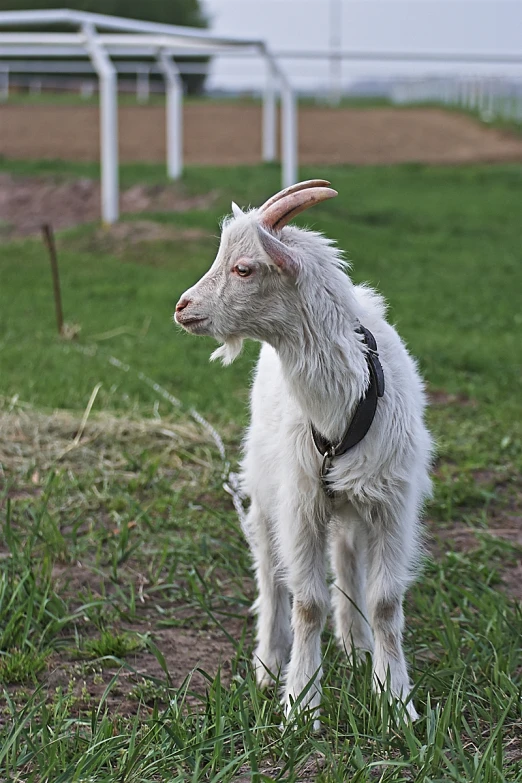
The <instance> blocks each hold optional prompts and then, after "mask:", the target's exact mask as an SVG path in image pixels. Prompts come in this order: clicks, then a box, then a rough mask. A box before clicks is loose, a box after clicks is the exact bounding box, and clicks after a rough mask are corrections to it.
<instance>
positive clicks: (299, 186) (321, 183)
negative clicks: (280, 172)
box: [259, 179, 330, 212]
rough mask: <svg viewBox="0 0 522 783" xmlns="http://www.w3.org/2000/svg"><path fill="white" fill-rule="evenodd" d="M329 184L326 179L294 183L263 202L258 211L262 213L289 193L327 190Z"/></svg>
mask: <svg viewBox="0 0 522 783" xmlns="http://www.w3.org/2000/svg"><path fill="white" fill-rule="evenodd" d="M329 184H330V183H329V182H328V181H327V180H326V179H307V180H305V181H304V182H296V184H295V185H290V187H288V188H285V189H284V190H280V191H279V193H276V194H275V195H274V196H272V197H271V198H269V199H268V201H265V203H264V204H263V206H262V207H259V211H260V212H264V211H265V210H267V209H268V207H271V206H272V204H275V203H276V201H279V200H280V199H282V198H284V197H285V196H289V195H290V194H291V193H297V192H298V191H300V190H307V189H308V188H327V187H328V185H329Z"/></svg>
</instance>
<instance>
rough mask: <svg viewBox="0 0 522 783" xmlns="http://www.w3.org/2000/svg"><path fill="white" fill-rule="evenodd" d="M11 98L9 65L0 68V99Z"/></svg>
mask: <svg viewBox="0 0 522 783" xmlns="http://www.w3.org/2000/svg"><path fill="white" fill-rule="evenodd" d="M8 98H9V66H8V65H6V66H5V67H2V68H1V69H0V101H6V100H7V99H8Z"/></svg>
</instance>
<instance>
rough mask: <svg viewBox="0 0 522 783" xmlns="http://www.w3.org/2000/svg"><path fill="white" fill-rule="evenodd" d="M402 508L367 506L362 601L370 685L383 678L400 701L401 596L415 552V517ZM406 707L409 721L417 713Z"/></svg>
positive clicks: (379, 684) (404, 682)
mask: <svg viewBox="0 0 522 783" xmlns="http://www.w3.org/2000/svg"><path fill="white" fill-rule="evenodd" d="M402 511H403V516H402V518H401V515H400V514H396V513H394V511H393V509H391V508H387V507H379V508H378V509H376V508H375V507H374V508H373V509H372V510H371V514H370V522H369V524H368V591H367V602H368V610H369V617H370V623H371V626H372V629H373V635H374V640H375V646H374V654H373V677H374V689H375V690H376V691H378V692H379V691H381V690H382V689H383V688H385V687H386V686H387V685H388V683H389V689H390V693H391V695H392V696H393V697H395V698H397V699H400V700H401V701H406V699H407V698H408V695H409V692H410V690H411V685H410V680H409V677H408V671H407V666H406V660H405V658H404V651H403V647H402V632H403V628H404V613H403V609H402V601H403V597H404V593H405V590H406V587H407V586H408V583H409V581H410V578H411V570H412V565H413V561H414V559H415V554H416V551H415V550H416V548H417V535H416V528H417V520H416V517H414V516H413V515H411V514H410V515H408V514H407V510H406V509H403V510H402ZM408 517H409V518H408ZM406 710H407V712H408V714H409V716H410V718H411V719H412V720H415V719H416V718H417V717H418V715H417V712H416V710H415V707H414V706H413V704H412V702H411V701H409V702H408V704H407V705H406Z"/></svg>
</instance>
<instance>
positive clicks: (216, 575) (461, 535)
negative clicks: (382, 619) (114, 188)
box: [0, 163, 522, 783]
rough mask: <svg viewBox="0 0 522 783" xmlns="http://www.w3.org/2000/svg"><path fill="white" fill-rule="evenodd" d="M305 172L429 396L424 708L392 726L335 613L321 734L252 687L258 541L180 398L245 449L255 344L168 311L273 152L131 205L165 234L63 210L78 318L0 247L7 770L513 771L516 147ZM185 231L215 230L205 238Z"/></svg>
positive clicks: (205, 777)
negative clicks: (138, 233)
mask: <svg viewBox="0 0 522 783" xmlns="http://www.w3.org/2000/svg"><path fill="white" fill-rule="evenodd" d="M0 169H3V170H10V171H12V172H14V173H23V174H29V173H35V172H37V173H40V174H47V175H53V176H60V177H70V176H78V175H80V176H94V175H95V170H96V169H95V167H94V166H80V165H65V164H63V165H62V164H53V163H45V164H38V165H35V166H32V165H30V164H23V163H5V164H2V166H0ZM122 175H123V180H124V183H125V184H126V185H131V184H133V183H135V182H140V181H146V182H148V183H150V184H154V183H159V184H161V183H163V182H164V175H163V171H162V168H161V167H154V166H133V167H126V168H124V169H123V172H122ZM305 176H326V177H327V178H330V179H331V180H332V182H333V183H334V185H335V187H336V188H337V189H338V190H339V192H340V196H339V198H338V199H336V200H335V201H332V202H329V203H328V204H325V205H324V206H323V205H321V206H320V207H318V208H317V209H316V211H315V212H314V213H309V215H308V216H307V219H306V220H305V219H301V223H302V224H309V225H314V226H315V227H317V228H320V229H321V230H324V231H325V232H327V233H328V234H329V235H331V236H332V237H334V238H335V239H337V240H338V241H339V243H340V244H341V245H342V246H343V247H344V248H345V249H346V250H347V252H348V255H349V257H350V259H351V260H352V262H353V277H354V279H355V280H357V281H360V280H368V281H369V282H371V283H372V284H374V285H376V286H377V287H378V288H379V289H380V290H381V291H382V292H383V293H384V294H385V295H386V297H387V298H388V300H389V302H390V308H391V318H392V320H393V321H394V322H395V323H396V324H397V325H398V328H399V331H400V333H401V334H402V335H403V336H404V337H405V339H406V340H407V342H408V344H409V346H410V348H411V350H412V352H413V353H414V354H415V355H416V356H417V357H418V359H419V362H420V365H421V368H422V371H423V373H424V375H425V376H426V378H427V380H428V383H429V387H430V390H431V391H432V392H433V394H434V403H433V405H432V407H431V409H430V413H429V421H430V425H431V427H432V429H433V431H434V434H435V436H436V438H437V443H438V459H437V463H436V466H435V496H434V499H433V501H432V502H431V503H430V505H429V507H428V510H427V515H428V528H429V532H430V535H432V536H434V539H435V543H434V557H433V559H428V560H427V562H426V565H425V569H424V571H423V574H422V576H421V577H420V579H419V580H418V582H417V584H416V585H415V586H414V587H413V588H412V590H411V591H410V593H409V596H408V600H407V604H406V614H407V618H408V620H407V633H406V638H405V644H406V648H407V655H408V659H409V661H410V662H411V669H412V676H413V680H414V682H415V687H416V692H415V701H416V704H417V707H418V709H419V712H420V713H421V718H420V720H419V721H418V722H417V723H416V724H415V725H414V726H413V727H412V726H409V725H407V726H404V725H402V723H401V721H400V718H399V715H397V714H395V711H394V710H393V709H391V708H389V707H388V706H387V703H386V700H383V701H379V700H377V699H376V698H375V697H373V696H372V695H371V693H370V690H371V688H370V671H369V666H368V663H367V662H366V663H362V664H358V663H357V662H356V661H351V662H350V663H349V665H347V662H346V658H345V656H344V654H342V653H340V652H339V651H338V650H337V649H336V647H335V645H334V643H333V641H332V638H331V635H330V632H327V633H326V635H325V639H324V649H325V676H324V684H325V694H324V709H323V718H322V723H323V730H322V733H321V734H320V735H313V734H311V732H310V726H309V724H308V723H307V721H306V719H305V718H303V719H300V720H299V721H298V724H297V726H296V728H295V729H294V730H286V731H284V732H281V730H280V728H279V726H280V723H281V712H280V708H279V704H278V700H277V695H276V694H262V693H260V692H259V691H258V690H257V688H256V687H255V684H254V679H253V675H252V671H251V667H250V663H249V660H250V656H251V651H252V642H253V639H252V637H253V623H252V620H251V618H250V617H249V616H248V613H247V609H248V607H249V605H250V603H251V601H252V599H253V586H252V582H251V578H250V564H249V557H248V554H247V552H246V546H245V544H244V543H243V539H242V536H241V533H240V530H239V526H238V521H237V518H236V515H235V513H234V511H233V509H232V506H231V502H230V498H229V497H228V495H226V493H225V492H224V491H223V488H222V482H223V470H224V466H223V462H222V459H221V457H220V455H219V454H218V453H217V451H216V448H215V445H214V443H213V442H212V440H211V438H210V437H209V435H208V433H207V432H206V431H205V430H204V429H202V428H201V427H200V426H199V425H198V424H197V423H196V422H194V421H193V420H191V418H190V414H189V409H190V407H191V406H195V407H196V408H197V409H198V410H199V411H201V413H203V414H204V415H205V416H206V417H207V418H208V419H209V420H210V421H211V423H212V424H214V425H216V426H217V427H218V429H219V430H220V431H221V432H222V434H223V435H224V436H225V440H226V445H227V451H228V456H229V458H231V459H232V462H233V463H234V462H235V459H236V457H237V454H238V438H239V433H240V430H241V427H242V426H243V424H244V422H245V420H246V399H247V391H248V385H249V377H250V373H251V370H252V367H253V363H254V360H255V355H256V351H257V349H256V348H255V346H251V347H250V348H249V349H248V350H247V352H246V353H245V355H244V356H243V357H241V359H240V360H239V361H238V362H237V363H236V364H234V365H233V366H232V367H230V368H228V369H223V368H221V367H219V366H215V365H213V366H209V365H208V361H207V360H208V355H209V354H210V352H211V350H212V349H213V347H214V344H213V342H212V341H211V340H206V339H199V340H196V339H195V338H190V337H188V336H186V335H183V334H181V333H180V332H179V331H178V330H177V329H176V328H175V327H174V326H173V325H172V323H171V314H172V311H173V308H174V305H175V302H176V300H177V298H178V296H179V294H180V293H181V292H182V291H183V290H185V288H186V287H187V286H189V285H191V284H192V283H193V282H194V281H195V280H196V279H197V278H198V277H199V276H200V275H201V274H202V273H203V272H204V271H205V270H206V269H207V268H208V265H209V264H210V262H211V260H212V258H213V256H214V253H215V250H216V246H217V239H216V235H217V233H218V219H219V217H220V216H221V215H223V214H224V213H225V212H226V211H227V210H228V209H229V202H230V200H231V199H232V198H234V200H235V201H238V203H240V204H248V203H259V202H260V201H261V200H262V199H263V198H264V197H266V196H267V195H269V194H270V193H271V192H273V191H274V190H275V189H276V188H277V187H278V177H279V172H278V170H277V168H276V167H272V166H267V167H259V168H252V169H249V168H238V169H234V168H231V169H223V170H218V169H203V168H202V169H191V170H189V171H188V172H187V176H186V179H185V181H184V183H183V185H182V186H179V187H180V188H182V189H183V190H184V191H186V192H187V193H189V194H195V193H204V192H207V191H210V190H213V191H215V193H216V197H215V200H214V202H213V203H212V204H211V206H210V207H209V208H207V209H205V210H201V211H191V212H187V213H180V214H175V215H152V216H151V215H147V216H143V215H141V216H139V219H140V220H143V219H144V218H146V219H147V220H153V221H155V222H156V223H159V224H161V225H162V226H163V227H164V228H165V231H166V232H167V234H166V238H165V239H162V240H160V241H153V242H142V243H138V244H135V245H134V244H129V243H128V242H127V243H126V242H125V241H116V240H115V239H114V238H111V237H110V235H109V236H107V235H103V234H101V233H100V232H98V229H96V228H95V227H91V226H84V227H79V228H77V229H74V230H70V231H67V232H64V233H62V234H61V235H60V236H59V240H58V248H59V260H60V269H61V277H62V291H63V299H64V310H65V316H66V320H67V321H69V322H71V323H75V324H78V325H80V326H81V331H80V333H79V337H78V339H77V340H74V341H65V340H63V339H61V338H59V337H58V336H57V335H56V334H55V326H54V311H53V303H52V297H51V283H50V273H49V269H48V261H47V259H46V256H45V253H44V250H43V247H42V245H41V243H40V241H39V240H38V239H27V240H19V241H12V242H9V243H5V244H3V245H0V275H1V277H0V366H1V373H0V395H2V397H1V400H2V402H1V404H0V436H1V437H0V465H1V466H2V471H1V472H0V515H2V519H1V523H2V526H3V530H2V539H1V540H2V541H3V542H4V543H3V545H2V546H1V547H0V650H1V653H0V687H2V688H3V693H4V702H3V704H2V706H1V707H0V709H1V710H2V712H1V714H0V770H1V773H0V777H2V778H3V779H5V780H9V781H11V780H12V781H15V780H24V781H29V782H30V783H37V782H38V783H42V782H43V781H53V783H55V782H57V783H58V782H59V781H63V782H64V783H65V781H67V783H69V781H87V780H96V781H107V783H108V782H109V781H115V780H121V781H126V782H130V781H136V783H138V781H139V782H140V783H141V782H142V781H151V782H152V781H159V780H161V781H168V783H171V782H173V781H179V783H181V782H182V781H183V783H185V781H190V782H192V781H194V782H196V781H197V782H198V783H200V781H209V782H211V783H222V782H224V783H226V781H246V780H249V781H254V783H261V781H276V780H277V781H286V783H297V782H298V781H305V780H307V781H308V780H317V781H318V783H337V782H340V781H343V782H344V781H348V780H349V781H358V782H365V781H368V783H369V782H370V781H382V782H383V783H398V782H399V781H401V782H402V781H415V782H416V783H424V781H430V783H431V782H432V781H433V783H435V781H437V782H438V781H440V782H441V783H442V781H444V783H445V782H446V781H455V782H456V783H504V781H509V782H511V781H522V772H521V760H522V745H521V739H520V731H521V715H520V703H521V697H522V686H521V680H520V639H521V636H522V633H521V631H522V614H521V610H520V605H519V604H517V603H516V602H515V601H514V600H513V598H512V597H510V594H509V592H508V590H507V587H509V585H511V588H513V589H515V590H516V589H517V584H516V578H517V577H516V574H517V564H518V563H519V562H520V555H521V549H520V547H519V546H517V545H516V543H513V541H514V540H516V535H517V529H519V525H520V503H521V497H522V485H521V482H520V475H521V471H522V426H521V424H520V420H519V406H520V393H519V387H520V373H521V366H522V347H521V344H520V339H519V334H520V327H521V322H522V319H521V316H520V312H519V310H520V305H519V302H520V290H521V289H522V265H521V263H520V261H521V250H520V247H521V245H520V208H519V199H518V194H519V192H520V187H521V185H522V172H521V170H520V168H519V167H516V166H496V167H465V168H430V167H424V166H412V165H410V166H403V167H390V168H366V169H361V168H350V167H344V168H336V169H335V170H333V169H332V170H328V169H321V170H320V171H319V170H316V169H314V170H312V169H310V170H306V171H304V172H303V177H305ZM135 219H136V218H132V220H135ZM129 222H131V221H130V219H129ZM186 229H198V230H199V234H196V235H195V238H193V239H190V240H187V238H186V235H183V234H182V233H181V232H183V231H184V230H186ZM168 232H170V233H168ZM111 357H112V358H116V359H117V360H119V361H120V362H123V363H125V365H128V367H129V369H127V370H125V369H121V366H119V365H117V363H116V364H115V363H114V362H113V361H112V363H111ZM144 375H145V376H147V378H150V379H152V380H153V381H154V382H158V383H159V384H161V386H162V387H164V388H165V389H166V390H168V392H169V393H170V394H173V395H174V396H175V397H177V398H179V400H181V402H182V405H181V406H176V405H172V403H171V402H168V400H166V399H165V397H164V396H162V394H161V390H159V389H158V387H156V388H153V386H152V385H150V384H149V382H148V381H147V379H146V378H145V377H144ZM100 383H101V384H102V385H101V387H100V388H99V390H98V392H97V395H96V397H95V399H94V404H93V406H92V411H91V413H90V416H89V418H88V420H87V421H85V420H84V421H83V422H82V414H83V412H84V410H85V408H86V406H87V403H88V402H89V399H90V397H91V394H92V393H93V390H94V389H95V388H96V387H97V385H98V384H100ZM55 409H58V410H56V411H55V412H54V413H52V411H54V410H55ZM59 409H69V410H70V411H72V412H71V413H68V412H67V411H61V410H59ZM51 414H52V415H51ZM79 435H80V436H81V437H79ZM509 531H511V535H508V533H509ZM518 592H519V589H518ZM219 650H221V651H222V652H223V655H224V658H225V660H226V661H227V663H226V664H224V665H223V666H222V668H221V669H219V667H218V658H219V654H218V653H219ZM193 653H194V654H195V653H197V654H198V655H200V656H201V660H202V661H203V663H202V664H201V666H200V669H201V671H199V672H198V671H193V666H195V663H193V662H194V661H195V660H197V655H196V657H195V658H194V657H193Z"/></svg>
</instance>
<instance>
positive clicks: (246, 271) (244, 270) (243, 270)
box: [234, 264, 252, 277]
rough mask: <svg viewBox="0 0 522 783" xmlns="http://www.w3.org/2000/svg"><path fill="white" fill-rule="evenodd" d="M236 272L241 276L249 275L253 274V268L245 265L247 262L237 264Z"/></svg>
mask: <svg viewBox="0 0 522 783" xmlns="http://www.w3.org/2000/svg"><path fill="white" fill-rule="evenodd" d="M234 272H236V274H238V275H239V277H248V276H249V275H251V274H252V269H251V268H250V267H249V266H245V264H236V265H235V267H234Z"/></svg>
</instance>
